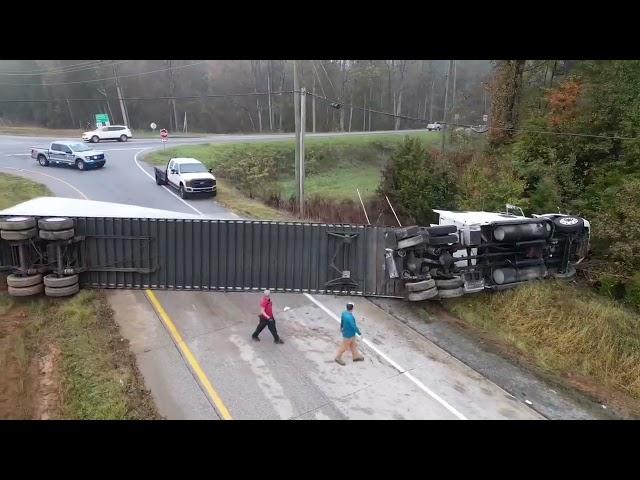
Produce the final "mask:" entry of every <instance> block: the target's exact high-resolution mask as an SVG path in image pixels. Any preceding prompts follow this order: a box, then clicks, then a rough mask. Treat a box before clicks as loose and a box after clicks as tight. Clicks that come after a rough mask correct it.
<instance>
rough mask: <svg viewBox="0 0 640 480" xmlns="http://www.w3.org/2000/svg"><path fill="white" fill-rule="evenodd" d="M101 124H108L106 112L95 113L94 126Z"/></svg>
mask: <svg viewBox="0 0 640 480" xmlns="http://www.w3.org/2000/svg"><path fill="white" fill-rule="evenodd" d="M103 125H105V126H109V125H110V122H109V115H107V114H106V113H96V127H102V126H103Z"/></svg>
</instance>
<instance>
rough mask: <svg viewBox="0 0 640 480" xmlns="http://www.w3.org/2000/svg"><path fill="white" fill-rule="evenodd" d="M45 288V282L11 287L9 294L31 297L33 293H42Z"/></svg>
mask: <svg viewBox="0 0 640 480" xmlns="http://www.w3.org/2000/svg"><path fill="white" fill-rule="evenodd" d="M43 289H44V284H43V283H38V284H36V285H31V286H29V287H9V288H8V290H9V295H11V296H12V297H30V296H31V295H37V294H39V293H42V290H43Z"/></svg>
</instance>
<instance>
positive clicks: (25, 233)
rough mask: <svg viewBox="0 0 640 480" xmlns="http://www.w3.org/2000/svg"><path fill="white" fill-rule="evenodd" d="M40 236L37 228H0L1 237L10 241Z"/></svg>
mask: <svg viewBox="0 0 640 480" xmlns="http://www.w3.org/2000/svg"><path fill="white" fill-rule="evenodd" d="M37 236H38V229H37V228H30V229H28V230H0V238H2V239H3V240H9V241H10V242H19V241H20V240H31V239H32V238H36V237H37Z"/></svg>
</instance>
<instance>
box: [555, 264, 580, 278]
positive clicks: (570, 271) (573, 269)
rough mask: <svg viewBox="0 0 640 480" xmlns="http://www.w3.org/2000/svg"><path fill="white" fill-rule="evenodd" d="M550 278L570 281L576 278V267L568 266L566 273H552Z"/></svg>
mask: <svg viewBox="0 0 640 480" xmlns="http://www.w3.org/2000/svg"><path fill="white" fill-rule="evenodd" d="M551 276H552V277H553V278H557V279H558V280H570V279H572V278H573V277H575V276H576V267H574V266H573V265H569V266H568V268H567V271H566V272H564V273H558V272H555V273H552V274H551Z"/></svg>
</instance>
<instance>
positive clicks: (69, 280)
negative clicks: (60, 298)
mask: <svg viewBox="0 0 640 480" xmlns="http://www.w3.org/2000/svg"><path fill="white" fill-rule="evenodd" d="M76 283H78V275H68V276H64V277H59V276H58V275H56V274H54V273H50V274H49V275H45V277H44V286H45V287H50V288H61V287H70V286H71V285H74V284H76Z"/></svg>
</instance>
